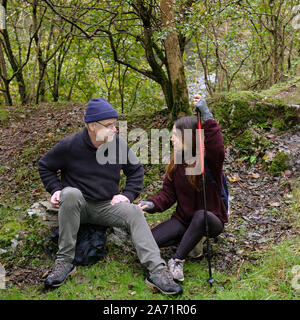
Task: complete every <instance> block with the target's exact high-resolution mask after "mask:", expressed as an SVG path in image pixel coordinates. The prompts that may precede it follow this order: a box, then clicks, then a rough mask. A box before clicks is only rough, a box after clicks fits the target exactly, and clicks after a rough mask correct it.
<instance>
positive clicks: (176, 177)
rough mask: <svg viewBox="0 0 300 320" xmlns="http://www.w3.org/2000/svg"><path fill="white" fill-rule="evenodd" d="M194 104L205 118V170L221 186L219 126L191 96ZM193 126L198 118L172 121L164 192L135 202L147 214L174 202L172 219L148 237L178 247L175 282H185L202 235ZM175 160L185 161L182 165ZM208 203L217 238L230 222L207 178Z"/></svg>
mask: <svg viewBox="0 0 300 320" xmlns="http://www.w3.org/2000/svg"><path fill="white" fill-rule="evenodd" d="M194 104H195V105H196V107H197V108H198V109H199V110H200V112H201V116H202V120H203V126H202V128H203V129H204V148H205V166H208V168H209V170H210V172H211V173H212V175H213V176H214V179H215V181H216V182H217V183H218V185H219V186H221V185H222V184H221V181H222V168H223V162H224V156H225V150H224V144H223V137H222V133H221V128H220V126H219V124H218V123H217V122H216V120H214V119H213V116H212V114H211V113H210V111H209V109H208V107H207V104H206V102H205V100H204V99H201V97H200V96H199V95H195V96H194ZM197 128H198V122H197V118H196V117H183V118H180V119H178V120H177V121H176V122H175V124H174V126H173V131H172V137H171V141H172V144H173V152H172V156H171V160H170V163H169V164H168V165H167V167H166V175H165V178H164V182H163V187H162V190H161V191H160V192H159V193H158V194H156V195H155V196H154V197H152V198H151V199H149V200H148V201H141V203H140V204H139V206H140V207H141V208H142V209H143V210H145V211H146V212H149V213H154V212H163V211H165V210H167V209H168V208H170V207H171V206H172V205H173V204H174V203H175V202H177V207H176V211H175V212H174V214H173V215H172V217H171V218H170V219H169V220H167V221H165V222H163V223H161V224H159V225H158V226H156V227H155V228H153V229H152V233H153V236H154V238H155V240H156V242H157V244H158V246H159V247H160V248H162V247H167V246H171V245H177V244H178V243H179V245H178V248H177V250H176V252H175V254H174V256H173V257H172V259H170V260H169V262H168V266H169V269H170V271H171V273H172V275H173V278H174V279H175V280H178V281H183V280H184V275H183V264H184V261H185V258H186V257H187V255H188V253H189V252H190V251H191V250H192V249H193V248H194V247H195V245H196V244H197V243H199V242H200V241H201V239H202V237H203V236H204V235H205V221H204V205H203V193H202V191H203V190H202V177H201V175H199V173H198V172H199V171H198V172H197V171H196V172H197V174H193V170H192V169H195V168H196V161H197V158H196V156H198V157H199V155H198V153H197V152H196V151H197V150H196V149H197V148H199V147H198V144H197V143H196V140H197V138H196V137H197ZM186 129H189V130H186ZM189 131H190V132H189ZM191 137H192V139H191ZM178 159H179V160H181V159H183V161H182V164H180V161H178ZM193 159H194V160H193ZM199 161H200V160H199ZM188 169H190V170H192V174H191V172H189V175H187V172H188V171H187V170H188ZM194 172H195V170H194ZM206 205H207V217H208V226H209V235H210V237H216V236H217V235H219V234H220V233H221V232H222V231H223V228H224V223H226V222H227V221H228V218H227V210H226V207H225V205H224V203H223V201H222V199H221V195H220V193H219V191H218V189H217V187H216V185H215V184H213V183H212V182H211V181H210V180H209V179H206Z"/></svg>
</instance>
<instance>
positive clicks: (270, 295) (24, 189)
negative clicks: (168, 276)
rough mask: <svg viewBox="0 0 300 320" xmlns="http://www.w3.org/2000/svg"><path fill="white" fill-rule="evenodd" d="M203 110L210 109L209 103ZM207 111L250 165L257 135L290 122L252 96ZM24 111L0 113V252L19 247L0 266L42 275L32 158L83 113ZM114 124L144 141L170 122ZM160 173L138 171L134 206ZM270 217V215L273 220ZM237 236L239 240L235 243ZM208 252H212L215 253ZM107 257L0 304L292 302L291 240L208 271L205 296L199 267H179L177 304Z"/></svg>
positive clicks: (72, 128) (266, 144) (223, 100)
mask: <svg viewBox="0 0 300 320" xmlns="http://www.w3.org/2000/svg"><path fill="white" fill-rule="evenodd" d="M209 103H210V104H212V101H209ZM214 105H215V107H214V108H213V113H214V115H215V117H216V118H218V120H219V121H220V123H221V124H222V126H223V129H224V138H225V144H226V145H228V144H229V142H230V143H231V144H234V145H235V146H236V147H237V149H238V150H239V152H240V153H241V156H245V157H246V156H249V159H250V157H251V156H253V155H254V156H255V157H256V158H258V157H262V155H263V154H264V150H266V149H267V148H270V147H272V142H270V141H269V140H268V139H267V138H265V137H264V135H263V134H261V133H263V132H265V130H266V131H270V130H271V128H272V126H273V124H274V122H275V121H277V120H278V121H283V123H284V126H283V127H282V128H284V130H286V128H287V127H289V126H294V125H295V123H296V122H295V121H296V120H295V117H296V115H295V114H294V113H293V111H291V109H289V108H288V109H286V106H285V105H283V104H282V103H281V102H280V103H278V104H269V102H268V104H264V103H263V102H262V96H260V95H258V94H256V93H251V92H240V93H235V94H228V95H223V96H220V97H218V98H216V99H215V100H214ZM30 108H31V109H30V110H31V111H30V112H28V109H26V108H25V107H20V108H19V110H17V111H18V112H14V110H13V109H12V108H11V109H9V112H6V113H5V117H3V122H1V125H2V126H3V128H10V129H11V131H7V134H8V135H7V136H5V137H4V136H3V139H4V138H5V139H6V144H7V146H8V148H7V150H12V151H11V153H8V152H6V151H5V152H2V153H1V154H0V156H1V163H0V164H1V166H0V172H1V176H2V178H1V179H2V183H1V196H0V202H1V205H0V220H1V228H0V247H1V248H8V247H9V246H10V245H11V241H12V240H13V239H16V240H18V241H19V246H17V249H16V251H14V252H12V251H8V252H7V253H6V254H2V255H1V256H0V257H1V259H0V262H1V263H2V264H4V265H5V266H6V267H7V268H8V270H10V269H11V268H13V267H19V268H20V270H22V268H28V267H30V268H33V266H38V267H39V268H41V269H43V268H46V267H47V266H49V264H50V265H51V264H52V262H51V261H50V260H49V259H48V258H47V256H46V255H45V253H44V251H43V248H42V241H43V240H44V239H45V233H44V231H45V230H44V229H43V227H42V224H41V223H40V222H39V221H38V220H37V219H36V218H30V217H28V216H26V211H27V209H28V208H29V207H30V206H31V205H32V203H33V202H34V201H37V200H39V199H41V198H48V195H47V193H46V192H45V191H44V188H43V186H42V183H41V181H40V179H39V175H38V172H37V168H36V164H37V161H38V159H39V157H40V156H41V155H42V154H43V153H45V152H46V151H47V150H48V149H50V148H51V146H53V145H54V144H55V143H56V142H57V141H58V140H59V139H61V138H62V137H64V136H66V135H69V134H72V133H74V132H77V131H78V130H79V129H80V128H81V127H82V114H83V106H81V105H80V104H70V105H64V104H57V105H53V106H52V105H50V104H49V105H40V106H39V107H37V106H30ZM76 110H77V111H76ZM287 110H288V111H287ZM262 111H263V112H262ZM290 112H291V114H290ZM262 113H263V114H262ZM277 116H278V118H276V117H277ZM4 118H5V119H4ZM53 119H55V120H53ZM121 119H126V120H128V128H129V130H130V128H132V127H141V128H145V130H146V132H147V133H148V134H149V136H150V130H151V128H153V127H155V128H162V127H166V126H168V124H169V121H170V117H169V115H168V114H166V112H161V113H155V114H145V113H132V114H128V115H124V116H122V117H121ZM14 126H15V128H14ZM18 126H20V127H18ZM8 132H9V133H8ZM12 137H15V138H12ZM14 139H15V140H14ZM17 139H19V140H17ZM2 144H4V142H2V143H1V145H2ZM281 158H282V159H281ZM284 162H286V157H285V156H284V155H278V156H277V157H275V158H274V161H273V162H272V163H271V164H270V168H272V169H270V170H271V173H272V172H273V171H274V172H276V174H277V173H278V172H281V171H282V170H284V169H285V166H282V164H283V163H284ZM164 170H165V166H164V165H145V180H144V185H145V191H143V193H142V194H141V196H140V198H139V199H142V198H147V197H148V195H149V194H153V193H155V192H156V191H157V190H158V189H159V187H160V186H161V181H162V178H163V174H164ZM265 170H267V167H265ZM297 190H298V191H297ZM293 192H294V196H293V199H295V200H293V202H292V204H291V205H290V206H289V207H288V211H289V212H288V213H287V214H289V215H290V216H291V217H294V216H295V212H297V211H299V197H298V196H299V195H298V193H299V185H298V186H296V187H295V188H293ZM297 199H298V200H297ZM171 214H172V209H169V210H168V212H165V213H161V214H157V215H148V216H147V221H148V223H149V225H150V226H153V225H155V224H157V223H159V222H161V221H163V220H164V219H166V218H167V217H169V216H170V215H171ZM274 214H275V213H272V215H274ZM277 215H278V214H277V213H276V215H275V216H277ZM293 219H294V218H293ZM297 221H298V220H296V221H293V224H295V225H296V226H297V225H298V227H299V221H298V222H297ZM240 231H241V232H242V230H240ZM241 232H240V233H239V235H238V236H239V237H242V236H243V235H242V234H241ZM214 247H215V249H217V248H218V245H217V244H216V245H214ZM108 249H109V254H108V255H107V257H106V258H105V259H104V260H101V261H99V262H98V263H97V264H96V265H94V266H91V267H80V268H79V275H80V276H79V278H78V277H77V278H76V277H75V278H73V279H71V280H70V281H68V282H67V283H66V284H65V285H64V286H62V287H61V288H59V289H58V290H56V291H44V290H43V289H42V285H41V282H40V283H39V284H38V285H21V286H20V287H19V286H18V285H17V284H16V283H14V284H13V285H12V286H11V287H8V288H7V289H6V290H2V291H0V299H121V298H122V299H166V298H167V299H170V300H173V299H175V300H176V299H287V300H288V299H298V298H299V295H298V291H295V289H294V288H293V287H292V286H291V281H292V279H293V274H292V273H291V270H292V268H293V266H295V265H298V264H299V263H300V262H299V256H297V254H296V253H297V250H298V249H299V238H293V239H286V240H284V241H283V242H282V243H281V244H277V245H276V246H273V247H272V248H265V249H263V250H259V251H256V250H253V251H252V252H249V253H248V254H247V261H246V262H245V263H244V264H243V267H242V268H241V270H240V272H239V275H238V277H237V271H238V267H239V266H235V269H232V270H228V271H227V272H226V271H224V270H220V269H218V268H214V269H213V274H214V277H215V279H216V280H217V282H216V284H215V285H214V286H213V287H212V288H210V287H209V286H208V285H207V283H206V279H207V262H206V260H205V259H199V260H187V262H186V264H185V270H186V281H185V282H184V295H183V296H181V297H177V298H175V297H166V296H163V295H161V294H153V293H152V291H151V290H150V289H147V288H146V287H145V284H144V277H145V270H144V269H143V268H142V267H141V265H140V264H139V262H138V261H137V257H136V255H134V254H132V253H130V252H126V251H124V250H122V249H120V248H115V247H110V248H108ZM166 257H168V256H166ZM251 261H252V262H251ZM213 262H214V261H213ZM37 276H38V277H41V275H37ZM39 281H40V279H39ZM25 283H26V282H25Z"/></svg>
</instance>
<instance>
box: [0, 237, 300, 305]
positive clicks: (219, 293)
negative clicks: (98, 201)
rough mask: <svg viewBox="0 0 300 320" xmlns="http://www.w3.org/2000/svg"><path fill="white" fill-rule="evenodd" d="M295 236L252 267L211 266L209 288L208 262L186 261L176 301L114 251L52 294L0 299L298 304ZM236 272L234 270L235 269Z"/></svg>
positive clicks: (15, 293) (0, 294) (34, 290)
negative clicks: (150, 284)
mask: <svg viewBox="0 0 300 320" xmlns="http://www.w3.org/2000/svg"><path fill="white" fill-rule="evenodd" d="M299 241H300V239H299V237H298V238H296V239H293V240H286V241H285V242H283V243H282V244H280V245H278V246H276V247H274V248H272V249H270V250H265V251H261V252H258V253H253V254H252V258H255V259H256V261H258V262H257V263H256V264H250V263H245V264H244V265H243V266H242V268H241V270H240V273H239V279H237V276H236V274H226V273H224V272H219V271H218V270H217V269H216V268H214V266H213V277H214V279H215V280H216V282H215V283H214V284H213V286H212V287H210V286H209V284H208V283H207V282H206V280H207V278H208V271H207V262H206V260H205V259H202V260H187V261H186V263H185V266H184V269H185V281H184V283H183V289H184V293H183V295H181V296H178V297H172V296H165V295H162V294H160V293H153V292H152V290H151V289H150V288H148V287H147V286H146V284H145V283H144V279H145V277H146V272H145V270H144V268H143V267H142V266H141V265H140V264H139V262H138V261H137V258H136V255H135V254H133V253H124V250H122V249H119V248H112V250H110V252H109V254H108V256H107V257H106V258H105V259H103V260H101V261H99V262H98V263H96V264H95V265H93V266H90V267H78V272H77V274H76V276H75V277H73V278H72V279H69V280H68V281H67V282H66V283H65V284H64V285H63V286H61V287H60V288H58V289H56V290H48V291H45V290H44V289H43V286H42V285H41V286H30V287H24V289H20V288H18V287H17V286H13V287H11V288H7V289H5V290H1V291H0V299H1V300H2V299H3V300H10V299H12V300H17V299H33V300H40V299H41V300H53V299H55V300H56V299H59V300H70V299H72V300H73V299H76V300H95V299H99V300H107V299H110V300H118V299H124V300H161V299H164V300H165V299H167V300H206V299H215V300H278V299H280V300H297V299H299V297H300V296H299V294H300V292H299V290H296V289H295V288H293V287H292V280H293V277H294V276H295V275H294V274H293V273H292V269H293V267H294V266H296V265H300V257H299V255H298V256H297V251H298V249H299ZM236 267H237V268H238V266H236Z"/></svg>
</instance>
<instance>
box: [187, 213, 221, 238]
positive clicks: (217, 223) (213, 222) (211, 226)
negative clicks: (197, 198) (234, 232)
mask: <svg viewBox="0 0 300 320" xmlns="http://www.w3.org/2000/svg"><path fill="white" fill-rule="evenodd" d="M207 221H208V231H209V236H210V237H212V238H214V237H216V236H218V235H219V234H220V233H221V232H222V231H223V228H224V225H223V223H222V221H221V220H220V219H219V218H218V217H217V216H216V215H215V214H214V213H212V212H210V211H207ZM192 223H193V224H194V225H195V227H197V228H203V230H205V216H204V210H198V211H196V212H195V213H194V216H193V219H192Z"/></svg>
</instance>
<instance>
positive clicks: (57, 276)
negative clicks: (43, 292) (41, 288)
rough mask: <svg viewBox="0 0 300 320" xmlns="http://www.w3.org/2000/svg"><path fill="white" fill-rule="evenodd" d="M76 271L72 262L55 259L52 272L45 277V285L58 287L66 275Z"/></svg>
mask: <svg viewBox="0 0 300 320" xmlns="http://www.w3.org/2000/svg"><path fill="white" fill-rule="evenodd" d="M75 273H76V267H75V266H74V265H73V264H72V263H68V262H64V261H62V260H56V261H55V265H54V268H53V270H52V272H51V273H50V274H49V275H48V277H47V278H46V279H45V286H46V287H59V286H60V285H62V284H63V283H64V282H65V281H66V279H67V277H68V276H72V275H74V274H75Z"/></svg>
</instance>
